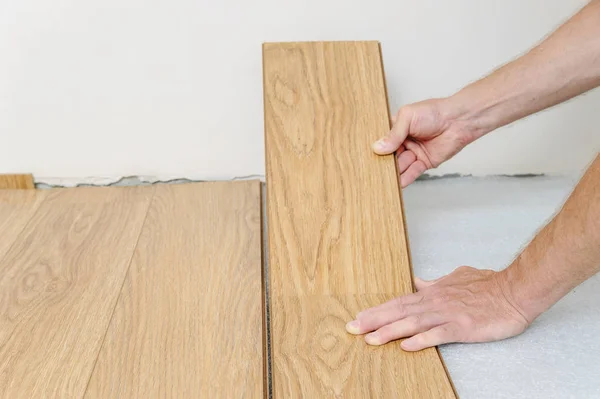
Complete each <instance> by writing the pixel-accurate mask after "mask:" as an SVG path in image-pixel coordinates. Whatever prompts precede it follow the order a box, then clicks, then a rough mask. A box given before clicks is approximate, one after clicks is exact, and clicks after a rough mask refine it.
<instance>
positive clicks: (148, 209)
mask: <svg viewBox="0 0 600 399" xmlns="http://www.w3.org/2000/svg"><path fill="white" fill-rule="evenodd" d="M155 195H156V188H155V187H153V189H152V197H151V198H150V201H148V207H147V208H146V215H145V216H144V221H143V222H142V227H140V234H139V235H138V237H137V240H136V242H135V246H134V247H133V251H132V252H131V257H130V258H129V262H128V263H127V270H126V271H125V274H124V275H123V281H122V282H121V288H120V289H119V294H118V295H117V299H116V301H115V303H114V305H113V309H112V312H111V314H110V319H109V320H108V324H107V325H106V331H104V336H103V337H102V343H101V344H100V349H99V350H98V353H97V354H96V359H95V360H94V366H93V367H92V370H91V372H90V375H89V377H88V381H87V384H85V391H83V396H82V399H83V398H85V396H86V395H87V390H88V388H89V386H90V381H91V380H92V376H93V375H94V371H95V370H96V365H97V364H98V358H99V357H100V353H102V349H103V348H104V341H105V340H106V336H107V335H108V330H109V329H110V326H111V324H112V321H113V317H114V316H115V311H116V309H117V305H118V304H119V301H120V300H121V295H122V294H123V287H124V286H125V280H127V276H128V275H129V270H130V269H131V264H132V263H133V257H134V256H135V253H136V251H137V248H138V245H139V243H140V239H141V237H142V232H143V231H144V227H145V226H146V221H147V220H148V215H149V214H150V208H151V207H152V203H153V202H154V197H155Z"/></svg>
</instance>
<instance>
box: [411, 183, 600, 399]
mask: <svg viewBox="0 0 600 399" xmlns="http://www.w3.org/2000/svg"><path fill="white" fill-rule="evenodd" d="M576 182H577V179H575V178H549V177H531V178H514V177H497V178H485V179H484V178H468V177H465V178H451V179H440V180H431V181H420V182H417V183H415V184H413V185H412V186H410V187H408V188H407V189H405V190H404V200H405V208H406V214H407V223H408V231H409V236H410V244H411V252H412V258H413V264H414V265H413V266H414V272H415V275H417V276H419V277H422V278H425V279H431V278H436V277H439V276H442V275H445V274H447V273H450V272H451V271H452V270H454V269H455V268H456V267H458V266H461V265H470V266H474V267H479V268H490V269H496V270H499V269H502V268H504V267H505V266H506V265H507V264H509V263H510V261H511V260H512V259H513V258H514V256H515V255H516V254H517V253H518V252H519V250H520V249H521V248H522V247H523V246H524V245H526V244H527V243H528V242H529V240H530V239H531V238H532V236H533V235H534V234H535V232H536V231H537V230H538V229H539V228H540V227H542V226H543V225H544V224H545V222H546V221H547V220H549V219H550V218H551V217H552V215H553V214H554V213H555V212H556V211H557V210H558V208H559V207H560V205H561V204H562V203H563V201H564V200H565V199H566V197H567V196H568V195H569V193H570V192H571V190H572V188H573V187H574V185H575V184H576ZM599 335H600V276H599V275H596V276H594V277H593V278H591V279H590V280H588V281H587V282H585V283H583V284H582V285H580V286H579V287H577V288H576V289H575V290H574V291H573V292H571V293H570V294H568V295H567V296H566V297H565V298H563V299H562V300H561V301H560V302H559V303H557V304H556V305H555V306H554V307H553V308H551V309H550V310H549V311H548V312H546V313H545V314H543V315H542V316H540V317H539V318H538V319H537V320H536V321H535V322H534V323H533V324H532V325H531V327H530V328H529V329H528V330H527V331H525V333H523V334H521V335H520V336H518V337H515V338H512V339H508V340H504V341H500V342H494V343H486V344H450V345H444V346H442V347H441V352H442V355H443V357H444V360H445V362H446V365H447V367H448V370H449V372H450V375H451V376H452V380H453V382H454V384H455V386H456V389H457V391H458V394H459V395H460V397H461V399H470V398H513V399H514V398H528V399H532V398H545V399H547V398H600V340H598V336H599Z"/></svg>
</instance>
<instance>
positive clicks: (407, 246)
mask: <svg viewBox="0 0 600 399" xmlns="http://www.w3.org/2000/svg"><path fill="white" fill-rule="evenodd" d="M378 47H379V60H380V64H381V76H382V77H383V90H384V93H385V103H386V105H387V113H388V121H389V125H390V129H391V128H392V118H391V112H390V111H391V110H390V103H389V95H388V89H387V80H386V78H385V67H384V65H383V50H382V48H381V43H379V42H378ZM394 168H395V170H396V183H397V184H398V196H399V197H400V209H401V211H402V221H403V223H402V230H404V239H405V242H406V253H407V255H408V268H409V270H410V280H411V281H410V283H411V286H412V290H413V292H416V287H415V274H414V270H413V261H412V254H411V250H410V242H409V241H410V240H409V238H408V229H407V228H406V212H405V210H404V199H403V197H402V185H401V183H400V173H398V172H399V171H398V163H397V162H394ZM435 351H436V353H437V356H438V358H439V359H440V362H441V363H442V367H443V368H444V372H445V373H446V378H447V379H448V382H449V383H450V387H451V388H452V392H453V393H454V397H455V398H456V399H459V396H458V392H457V391H456V387H455V386H454V382H452V378H451V377H450V373H449V372H448V367H447V366H446V362H445V361H444V357H443V356H442V354H441V352H440V348H438V347H437V346H436V347H435Z"/></svg>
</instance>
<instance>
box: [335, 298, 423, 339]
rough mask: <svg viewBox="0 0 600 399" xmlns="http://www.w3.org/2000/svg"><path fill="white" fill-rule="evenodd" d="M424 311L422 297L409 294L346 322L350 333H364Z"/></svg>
mask: <svg viewBox="0 0 600 399" xmlns="http://www.w3.org/2000/svg"><path fill="white" fill-rule="evenodd" d="M421 311H422V305H421V303H420V298H419V297H418V296H417V295H407V296H404V297H398V298H395V299H393V300H391V301H389V302H386V303H384V304H381V305H379V306H376V307H374V308H371V309H367V310H365V311H363V312H360V313H359V314H358V315H356V320H353V321H351V322H350V323H348V324H346V331H348V332H349V333H350V334H364V333H368V332H371V331H375V330H377V329H378V328H380V327H383V326H385V325H386V324H389V323H391V322H394V321H396V320H399V319H403V318H405V317H407V316H411V315H413V314H415V313H419V312H421Z"/></svg>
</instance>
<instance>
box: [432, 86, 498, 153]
mask: <svg viewBox="0 0 600 399" xmlns="http://www.w3.org/2000/svg"><path fill="white" fill-rule="evenodd" d="M465 90H466V89H463V90H461V91H459V92H458V93H456V94H454V95H452V96H450V97H446V98H443V99H441V100H440V108H441V112H442V114H443V117H444V119H445V120H446V121H448V123H449V124H451V125H455V126H457V127H458V129H459V130H460V131H461V132H462V133H463V134H464V135H465V141H466V142H467V144H470V143H472V142H473V141H475V140H477V139H479V138H481V137H483V136H485V135H486V134H487V133H489V132H491V131H492V130H494V129H496V127H497V126H495V123H494V122H493V120H492V119H491V118H490V116H489V112H487V111H486V109H485V107H483V106H482V102H481V101H480V100H478V99H477V98H476V96H474V95H471V94H469V93H468V92H465Z"/></svg>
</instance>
